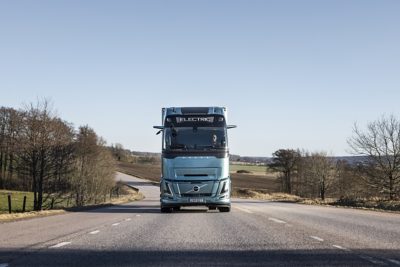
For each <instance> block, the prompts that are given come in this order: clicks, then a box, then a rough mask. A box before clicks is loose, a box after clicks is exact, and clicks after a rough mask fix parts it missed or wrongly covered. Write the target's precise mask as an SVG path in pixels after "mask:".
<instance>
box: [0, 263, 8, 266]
mask: <svg viewBox="0 0 400 267" xmlns="http://www.w3.org/2000/svg"><path fill="white" fill-rule="evenodd" d="M0 267H8V263H0Z"/></svg>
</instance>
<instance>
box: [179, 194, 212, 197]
mask: <svg viewBox="0 0 400 267" xmlns="http://www.w3.org/2000/svg"><path fill="white" fill-rule="evenodd" d="M181 196H182V197H211V194H181Z"/></svg>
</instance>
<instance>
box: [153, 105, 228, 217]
mask: <svg viewBox="0 0 400 267" xmlns="http://www.w3.org/2000/svg"><path fill="white" fill-rule="evenodd" d="M226 121H227V109H226V108H225V107H171V108H163V109H162V125H161V126H154V128H156V129H159V132H158V133H157V134H159V133H162V159H161V165H162V167H161V168H162V175H161V182H160V202H161V212H171V211H172V210H179V209H180V208H181V207H184V206H206V207H208V208H209V209H210V210H216V209H218V210H219V211H220V212H229V211H230V208H231V200H230V195H231V179H230V175H229V148H228V134H227V130H228V129H230V128H235V127H236V126H234V125H227V123H226Z"/></svg>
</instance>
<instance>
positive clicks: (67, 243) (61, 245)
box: [49, 242, 71, 248]
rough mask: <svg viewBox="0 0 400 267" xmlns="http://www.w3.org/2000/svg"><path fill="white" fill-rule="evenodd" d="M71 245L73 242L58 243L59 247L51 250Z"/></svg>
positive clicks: (55, 246)
mask: <svg viewBox="0 0 400 267" xmlns="http://www.w3.org/2000/svg"><path fill="white" fill-rule="evenodd" d="M69 244H71V242H61V243H58V244H57V245H54V246H51V247H49V248H60V247H63V246H66V245H69Z"/></svg>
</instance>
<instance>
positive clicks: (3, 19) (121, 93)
mask: <svg viewBox="0 0 400 267" xmlns="http://www.w3.org/2000/svg"><path fill="white" fill-rule="evenodd" d="M399 14H400V1H394V0H393V1H368V0H360V1H350V0H343V1H319V0H318V1H317V0H316V1H298V0H293V1H282V0H276V1H235V0H226V1H222V0H210V1H205V0H198V1H187V0H182V1H164V0H160V1H151V0H150V1H99V0H93V1H70V0H68V1H67V0H65V1H1V3H0V105H2V106H10V107H21V106H22V104H23V103H28V102H32V101H35V100H36V98H37V97H48V98H50V99H51V100H52V101H53V103H54V106H55V107H56V109H57V111H58V114H59V115H60V116H61V117H62V118H64V119H66V120H68V121H70V122H72V123H74V125H76V126H78V125H82V124H89V125H90V126H92V127H93V128H94V129H95V130H96V131H97V132H98V133H99V134H100V135H101V136H103V137H104V138H105V139H106V140H107V141H108V142H109V143H115V142H120V143H122V144H123V145H124V146H125V147H126V148H130V149H133V150H139V151H153V152H156V151H159V150H160V137H159V136H155V131H154V130H153V129H152V126H153V125H157V124H160V113H161V111H160V110H161V107H163V106H212V105H219V106H226V107H228V108H229V111H230V116H229V120H230V123H231V124H237V125H238V128H237V129H234V130H232V131H231V136H230V145H231V152H232V153H235V154H240V155H249V156H250V155H254V156H270V155H271V153H272V152H273V151H275V150H277V149H279V148H305V149H308V150H325V151H327V152H328V153H331V154H333V155H346V154H347V149H348V146H347V144H346V139H347V138H348V137H349V136H351V134H352V125H353V123H354V122H355V121H357V122H359V123H360V124H365V123H366V122H367V121H371V120H375V119H376V118H379V117H380V116H381V115H382V114H391V113H393V114H395V115H397V116H400V15H399Z"/></svg>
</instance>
